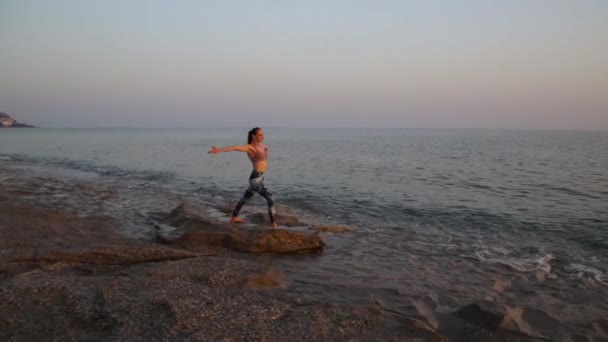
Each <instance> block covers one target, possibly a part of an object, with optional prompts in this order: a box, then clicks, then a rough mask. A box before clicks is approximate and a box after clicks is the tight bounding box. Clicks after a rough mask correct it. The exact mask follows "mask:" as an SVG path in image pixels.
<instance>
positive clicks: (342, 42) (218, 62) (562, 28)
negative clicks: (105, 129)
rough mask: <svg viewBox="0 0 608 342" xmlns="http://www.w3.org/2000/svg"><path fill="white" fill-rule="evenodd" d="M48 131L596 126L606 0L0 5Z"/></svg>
mask: <svg viewBox="0 0 608 342" xmlns="http://www.w3.org/2000/svg"><path fill="white" fill-rule="evenodd" d="M0 112H6V113H7V114H9V115H11V116H13V117H14V118H15V119H17V120H19V121H21V122H26V123H30V124H35V125H39V126H49V127H65V126H68V127H96V126H113V127H120V126H127V127H133V126H143V127H150V126H167V125H168V126H174V127H192V126H194V127H205V126H246V127H248V126H266V127H267V126H320V127H326V126H329V127H340V126H347V127H350V126H355V127H441V128H524V129H603V130H607V129H608V1H605V0H596V1H591V0H587V1H586V0H567V1H560V0H538V1H530V0H501V1H492V0H479V1H473V0H471V1H447V0H446V1H422V0H421V1H406V0H400V1H382V0H369V1H356V0H351V1H331V0H324V1H311V0H307V1H287V0H277V1H255V0H243V1H236V0H222V1H180V0H176V1H155V0H141V1H135V0H130V1H129V0H122V1H112V0H103V1H86V0H73V1H65V0H53V1H46V0H40V1H29V0H0Z"/></svg>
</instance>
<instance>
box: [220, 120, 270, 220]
mask: <svg viewBox="0 0 608 342" xmlns="http://www.w3.org/2000/svg"><path fill="white" fill-rule="evenodd" d="M263 141H264V131H262V129H261V128H259V127H255V128H253V129H252V130H250V131H249V133H248V134H247V145H235V146H225V147H215V146H211V149H210V150H209V153H211V154H217V153H220V152H232V151H238V152H246V153H247V156H248V157H249V160H251V164H253V171H251V175H250V176H249V187H248V188H247V191H245V194H244V195H243V197H242V198H241V199H240V201H239V202H238V203H237V204H236V207H235V208H234V211H233V212H232V217H231V218H230V222H232V223H242V222H245V221H244V220H243V219H241V218H239V217H238V215H239V211H240V210H241V208H242V207H243V205H245V203H246V202H247V200H249V199H250V198H251V197H253V194H254V193H256V192H257V193H258V194H260V195H261V196H262V197H264V198H265V199H266V202H267V203H268V215H269V216H270V224H271V225H272V227H273V228H276V227H277V223H276V221H275V219H274V214H275V210H274V202H273V201H272V194H271V193H270V192H269V191H268V189H267V188H266V187H265V186H264V173H265V172H266V168H267V167H268V146H266V145H264V144H262V142H263Z"/></svg>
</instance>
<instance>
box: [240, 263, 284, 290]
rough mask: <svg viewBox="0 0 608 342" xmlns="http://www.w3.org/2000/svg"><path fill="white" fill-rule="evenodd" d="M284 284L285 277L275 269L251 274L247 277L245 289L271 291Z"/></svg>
mask: <svg viewBox="0 0 608 342" xmlns="http://www.w3.org/2000/svg"><path fill="white" fill-rule="evenodd" d="M284 283H285V277H284V276H283V274H282V273H281V271H279V270H277V269H275V268H269V269H266V270H263V271H262V272H260V273H255V274H251V275H249V276H248V277H247V282H246V283H245V287H246V288H248V289H256V290H259V289H272V288H276V287H281V286H283V284H284Z"/></svg>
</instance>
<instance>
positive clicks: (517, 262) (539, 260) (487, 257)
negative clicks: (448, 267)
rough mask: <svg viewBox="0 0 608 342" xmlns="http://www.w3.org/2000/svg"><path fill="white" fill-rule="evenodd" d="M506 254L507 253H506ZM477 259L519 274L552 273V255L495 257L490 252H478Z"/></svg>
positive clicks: (476, 253)
mask: <svg viewBox="0 0 608 342" xmlns="http://www.w3.org/2000/svg"><path fill="white" fill-rule="evenodd" d="M505 254H506V253H505ZM474 256H475V258H476V259H478V260H479V261H480V262H481V263H484V264H496V265H503V266H507V267H509V268H511V269H513V270H515V271H518V272H523V273H526V272H544V273H551V263H550V262H551V260H553V259H554V257H553V255H552V254H535V255H532V256H517V255H503V256H494V255H493V253H492V252H490V251H488V250H482V251H477V252H475V254H474Z"/></svg>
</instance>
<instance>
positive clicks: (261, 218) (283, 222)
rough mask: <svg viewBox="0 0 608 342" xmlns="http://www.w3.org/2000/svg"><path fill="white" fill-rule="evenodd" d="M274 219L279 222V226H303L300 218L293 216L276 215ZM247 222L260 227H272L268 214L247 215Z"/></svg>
mask: <svg viewBox="0 0 608 342" xmlns="http://www.w3.org/2000/svg"><path fill="white" fill-rule="evenodd" d="M274 219H275V221H276V222H277V224H278V225H280V226H286V227H294V226H298V225H301V223H300V221H299V220H298V218H297V217H295V216H291V215H281V214H276V215H275V216H274ZM247 220H248V221H249V222H251V223H254V224H258V225H270V217H269V216H268V214H262V213H256V214H250V215H247Z"/></svg>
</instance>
